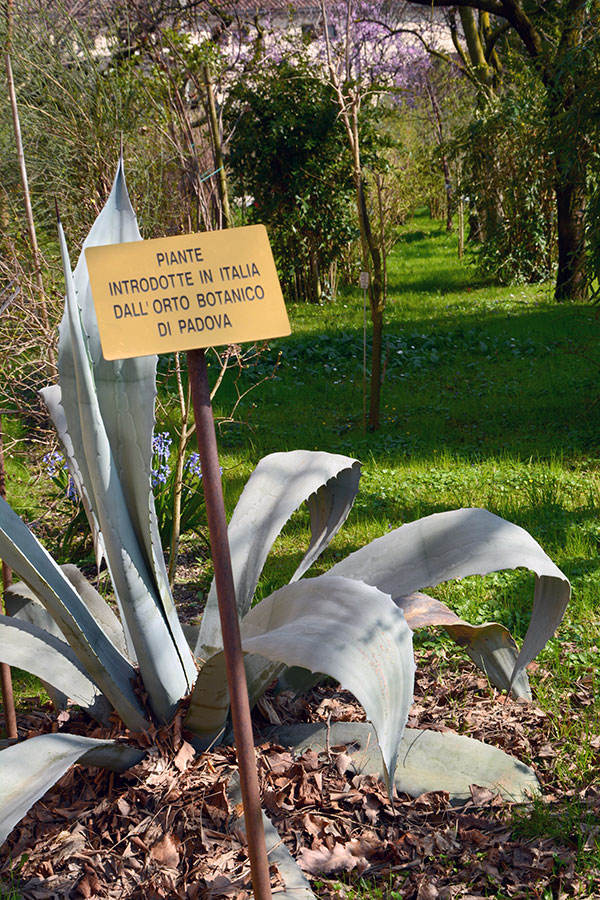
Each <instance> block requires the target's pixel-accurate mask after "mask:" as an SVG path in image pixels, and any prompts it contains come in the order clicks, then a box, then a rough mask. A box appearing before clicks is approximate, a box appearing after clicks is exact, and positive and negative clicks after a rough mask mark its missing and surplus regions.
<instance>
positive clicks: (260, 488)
mask: <svg viewBox="0 0 600 900" xmlns="http://www.w3.org/2000/svg"><path fill="white" fill-rule="evenodd" d="M359 478H360V463H358V462H357V461H356V460H354V459H349V458H348V457H347V456H338V455H336V454H333V453H318V452H312V451H310V450H293V451H291V452H289V453H272V454H270V455H269V456H265V457H264V458H263V459H261V461H260V462H259V463H258V465H257V467H256V469H255V470H254V472H253V473H252V475H251V476H250V478H249V479H248V482H247V484H246V486H245V488H244V490H243V492H242V495H241V497H240V499H239V501H238V504H237V506H236V508H235V510H234V513H233V516H232V517H231V522H230V523H229V528H228V536H229V546H230V550H231V564H232V568H233V578H234V584H235V594H236V599H237V605H238V612H239V614H240V618H241V617H243V616H244V615H245V614H246V613H247V611H248V610H249V608H250V603H251V602H252V597H253V595H254V591H255V589H256V585H257V584H258V579H259V578H260V573H261V572H262V569H263V566H264V564H265V560H266V558H267V556H268V554H269V551H270V549H271V547H272V546H273V542H274V541H275V538H276V537H277V535H278V534H279V532H280V531H281V529H282V528H283V526H284V525H285V523H286V522H287V520H288V519H289V517H290V516H291V515H292V513H293V512H294V511H295V510H296V509H298V507H299V506H300V505H301V504H302V503H303V502H305V501H308V508H309V511H310V516H311V540H310V544H309V547H308V550H307V551H306V554H305V556H304V558H303V559H302V561H301V563H300V565H299V566H298V568H297V570H296V572H295V573H294V575H293V577H292V581H296V580H297V579H298V578H300V576H301V575H302V574H304V572H306V570H307V569H308V567H309V566H310V565H311V564H312V563H313V562H314V560H315V559H316V558H317V557H318V556H319V554H320V553H322V552H323V550H324V549H325V547H327V545H328V544H329V542H330V540H331V539H332V537H333V536H334V535H335V534H336V533H337V531H338V530H339V528H340V527H341V525H342V524H343V523H344V521H345V520H346V517H347V515H348V513H349V511H350V509H351V507H352V504H353V502H354V498H355V497H356V493H357V491H358V481H359ZM222 646H223V642H222V639H221V624H220V621H219V611H218V603H217V592H216V586H215V583H214V581H213V583H212V585H211V588H210V592H209V595H208V599H207V601H206V607H205V609H204V613H203V615H202V623H201V625H200V635H199V638H198V643H197V645H196V650H195V655H196V657H198V658H199V659H200V660H206V659H208V658H209V657H210V656H212V654H213V653H214V652H216V651H218V650H220V649H221V647H222Z"/></svg>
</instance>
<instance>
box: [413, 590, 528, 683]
mask: <svg viewBox="0 0 600 900" xmlns="http://www.w3.org/2000/svg"><path fill="white" fill-rule="evenodd" d="M396 603H397V604H398V606H399V607H400V609H401V610H402V612H403V613H404V617H405V619H406V621H407V622H408V624H409V626H410V628H412V629H413V631H415V629H417V628H427V627H429V626H431V625H441V626H442V627H443V628H444V629H445V630H446V631H447V632H448V634H449V635H450V637H451V638H452V639H453V640H454V641H456V643H457V644H458V645H459V646H461V647H464V649H465V650H466V652H467V653H468V654H469V656H470V657H471V659H472V660H473V662H474V663H475V665H476V666H479V668H480V669H481V670H482V672H485V674H486V675H487V677H488V678H489V680H490V681H491V683H492V684H494V685H495V686H496V687H497V688H500V690H501V691H508V690H509V688H510V679H511V675H512V673H513V671H514V668H515V665H516V662H517V658H518V656H519V648H518V647H517V645H516V643H515V640H514V638H513V636H512V635H511V633H510V631H509V630H508V629H507V628H505V627H504V625H500V624H499V623H498V622H486V623H485V624H484V625H470V624H469V623H468V622H465V620H464V619H461V618H459V616H457V615H456V613H454V612H452V610H451V609H448V607H447V606H446V604H445V603H442V602H441V600H436V599H435V598H434V597H430V596H429V595H428V594H423V593H421V592H420V591H416V592H415V593H414V594H410V595H409V596H408V597H399V598H398V599H397V600H396ZM511 690H512V693H513V696H515V697H522V698H524V699H525V700H531V688H530V687H529V678H528V677H527V672H522V673H521V675H520V676H519V677H518V678H517V679H516V680H515V681H514V683H513V685H512V688H511Z"/></svg>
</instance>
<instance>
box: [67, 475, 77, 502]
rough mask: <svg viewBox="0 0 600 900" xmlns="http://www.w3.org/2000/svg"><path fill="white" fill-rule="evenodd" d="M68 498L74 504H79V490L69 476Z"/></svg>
mask: <svg viewBox="0 0 600 900" xmlns="http://www.w3.org/2000/svg"><path fill="white" fill-rule="evenodd" d="M67 497H68V498H69V500H71V501H72V502H73V503H77V502H78V501H79V494H78V493H77V488H76V487H75V482H74V481H73V479H72V478H71V476H70V475H69V483H68V484H67Z"/></svg>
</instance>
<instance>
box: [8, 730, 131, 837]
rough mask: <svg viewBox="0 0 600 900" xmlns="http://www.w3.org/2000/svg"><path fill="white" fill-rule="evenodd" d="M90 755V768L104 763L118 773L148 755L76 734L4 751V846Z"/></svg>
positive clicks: (49, 737)
mask: <svg viewBox="0 0 600 900" xmlns="http://www.w3.org/2000/svg"><path fill="white" fill-rule="evenodd" d="M86 754H90V757H89V759H90V761H89V765H98V764H99V760H104V762H103V763H102V764H103V765H105V766H106V767H107V768H113V767H114V768H115V769H116V771H123V769H125V768H129V767H130V766H132V765H135V763H136V762H139V760H140V759H141V758H142V757H143V755H144V754H143V753H140V751H138V750H135V749H133V748H130V747H126V746H125V747H124V746H123V745H120V744H115V742H114V741H99V740H96V739H95V738H88V737H82V736H81V735H75V734H43V735H40V736H39V737H34V738H31V739H30V740H28V741H22V742H20V743H18V744H13V745H12V747H8V748H7V749H6V750H2V752H1V753H0V768H1V770H2V773H3V777H2V778H1V779H0V843H2V842H4V841H5V840H6V838H7V837H8V835H9V834H10V832H11V831H12V829H13V828H14V826H15V825H16V824H17V822H19V820H20V819H22V818H23V816H24V815H25V813H26V812H27V810H28V809H30V808H31V807H32V806H33V804H34V803H35V802H36V800H39V799H40V797H43V796H44V794H45V793H46V791H48V790H49V789H50V788H51V787H52V785H53V784H56V782H57V781H58V779H59V778H60V777H61V776H62V775H64V773H65V772H66V771H67V769H68V768H69V766H71V765H72V764H73V763H75V762H77V761H78V760H80V761H82V762H83V761H85V757H86ZM92 754H95V756H94V755H92ZM111 763H112V764H111Z"/></svg>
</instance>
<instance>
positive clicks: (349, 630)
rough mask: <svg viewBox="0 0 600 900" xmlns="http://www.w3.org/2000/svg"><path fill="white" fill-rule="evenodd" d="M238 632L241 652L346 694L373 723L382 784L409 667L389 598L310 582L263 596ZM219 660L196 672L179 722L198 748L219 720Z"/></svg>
mask: <svg viewBox="0 0 600 900" xmlns="http://www.w3.org/2000/svg"><path fill="white" fill-rule="evenodd" d="M241 629H242V646H243V649H244V651H246V652H249V653H253V654H254V653H256V654H259V655H261V656H264V657H266V658H267V659H270V660H273V661H275V662H283V663H286V664H292V665H299V666H303V667H304V668H308V669H310V670H311V671H318V672H324V673H325V674H327V675H331V676H332V677H334V678H336V679H337V680H338V681H340V682H341V683H342V684H343V685H344V687H346V688H347V689H348V690H350V691H352V693H353V694H354V695H355V697H356V698H357V699H358V700H359V702H360V703H361V704H362V705H363V707H364V709H365V712H366V714H367V717H368V718H369V719H370V720H371V721H372V722H373V725H374V727H375V730H376V732H377V737H378V741H379V746H380V749H381V754H382V757H383V763H384V776H385V778H386V781H387V783H389V778H390V776H392V777H393V773H394V771H395V768H396V759H397V752H398V745H399V742H400V740H401V737H402V732H403V731H404V727H405V725H406V720H407V718H408V710H409V708H410V705H411V703H412V690H413V682H414V669H415V666H414V660H413V653H412V632H411V630H410V629H409V627H408V626H407V624H406V620H405V619H404V616H403V615H402V613H401V611H400V610H399V609H398V608H397V607H396V606H395V605H394V604H393V603H392V602H391V599H390V597H389V596H387V595H386V594H383V593H382V592H381V591H379V590H377V589H376V588H372V587H369V586H368V585H364V584H361V583H360V582H357V581H349V580H348V579H345V578H332V577H330V576H321V577H320V578H311V579H310V580H307V581H300V582H297V583H295V584H289V585H287V586H286V587H283V588H281V589H280V590H278V591H275V592H274V593H273V594H271V595H270V596H269V597H266V598H265V599H264V600H262V601H261V602H260V603H259V604H257V605H256V606H255V607H254V608H253V609H251V610H250V611H249V612H248V613H247V615H246V616H245V617H244V619H243V620H242V626H241ZM223 656H224V654H223V653H219V654H216V656H215V657H214V658H213V659H211V660H209V662H208V663H207V664H206V666H205V667H204V668H203V669H202V671H201V672H200V675H199V677H198V681H197V683H196V687H195V689H194V693H193V695H192V701H191V704H190V709H189V712H188V717H187V719H186V725H187V727H189V728H190V730H192V731H193V732H194V733H195V734H197V735H199V736H200V737H201V738H202V740H203V741H204V743H205V745H207V744H209V743H210V742H211V741H212V740H214V739H215V737H216V736H217V734H218V732H219V730H220V728H222V727H223V725H224V723H225V718H226V715H227V706H228V703H227V701H228V696H227V688H226V686H225V687H224V686H223V680H222V667H223V666H224V660H223ZM249 692H250V694H252V692H253V688H252V685H249ZM209 728H210V730H209Z"/></svg>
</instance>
